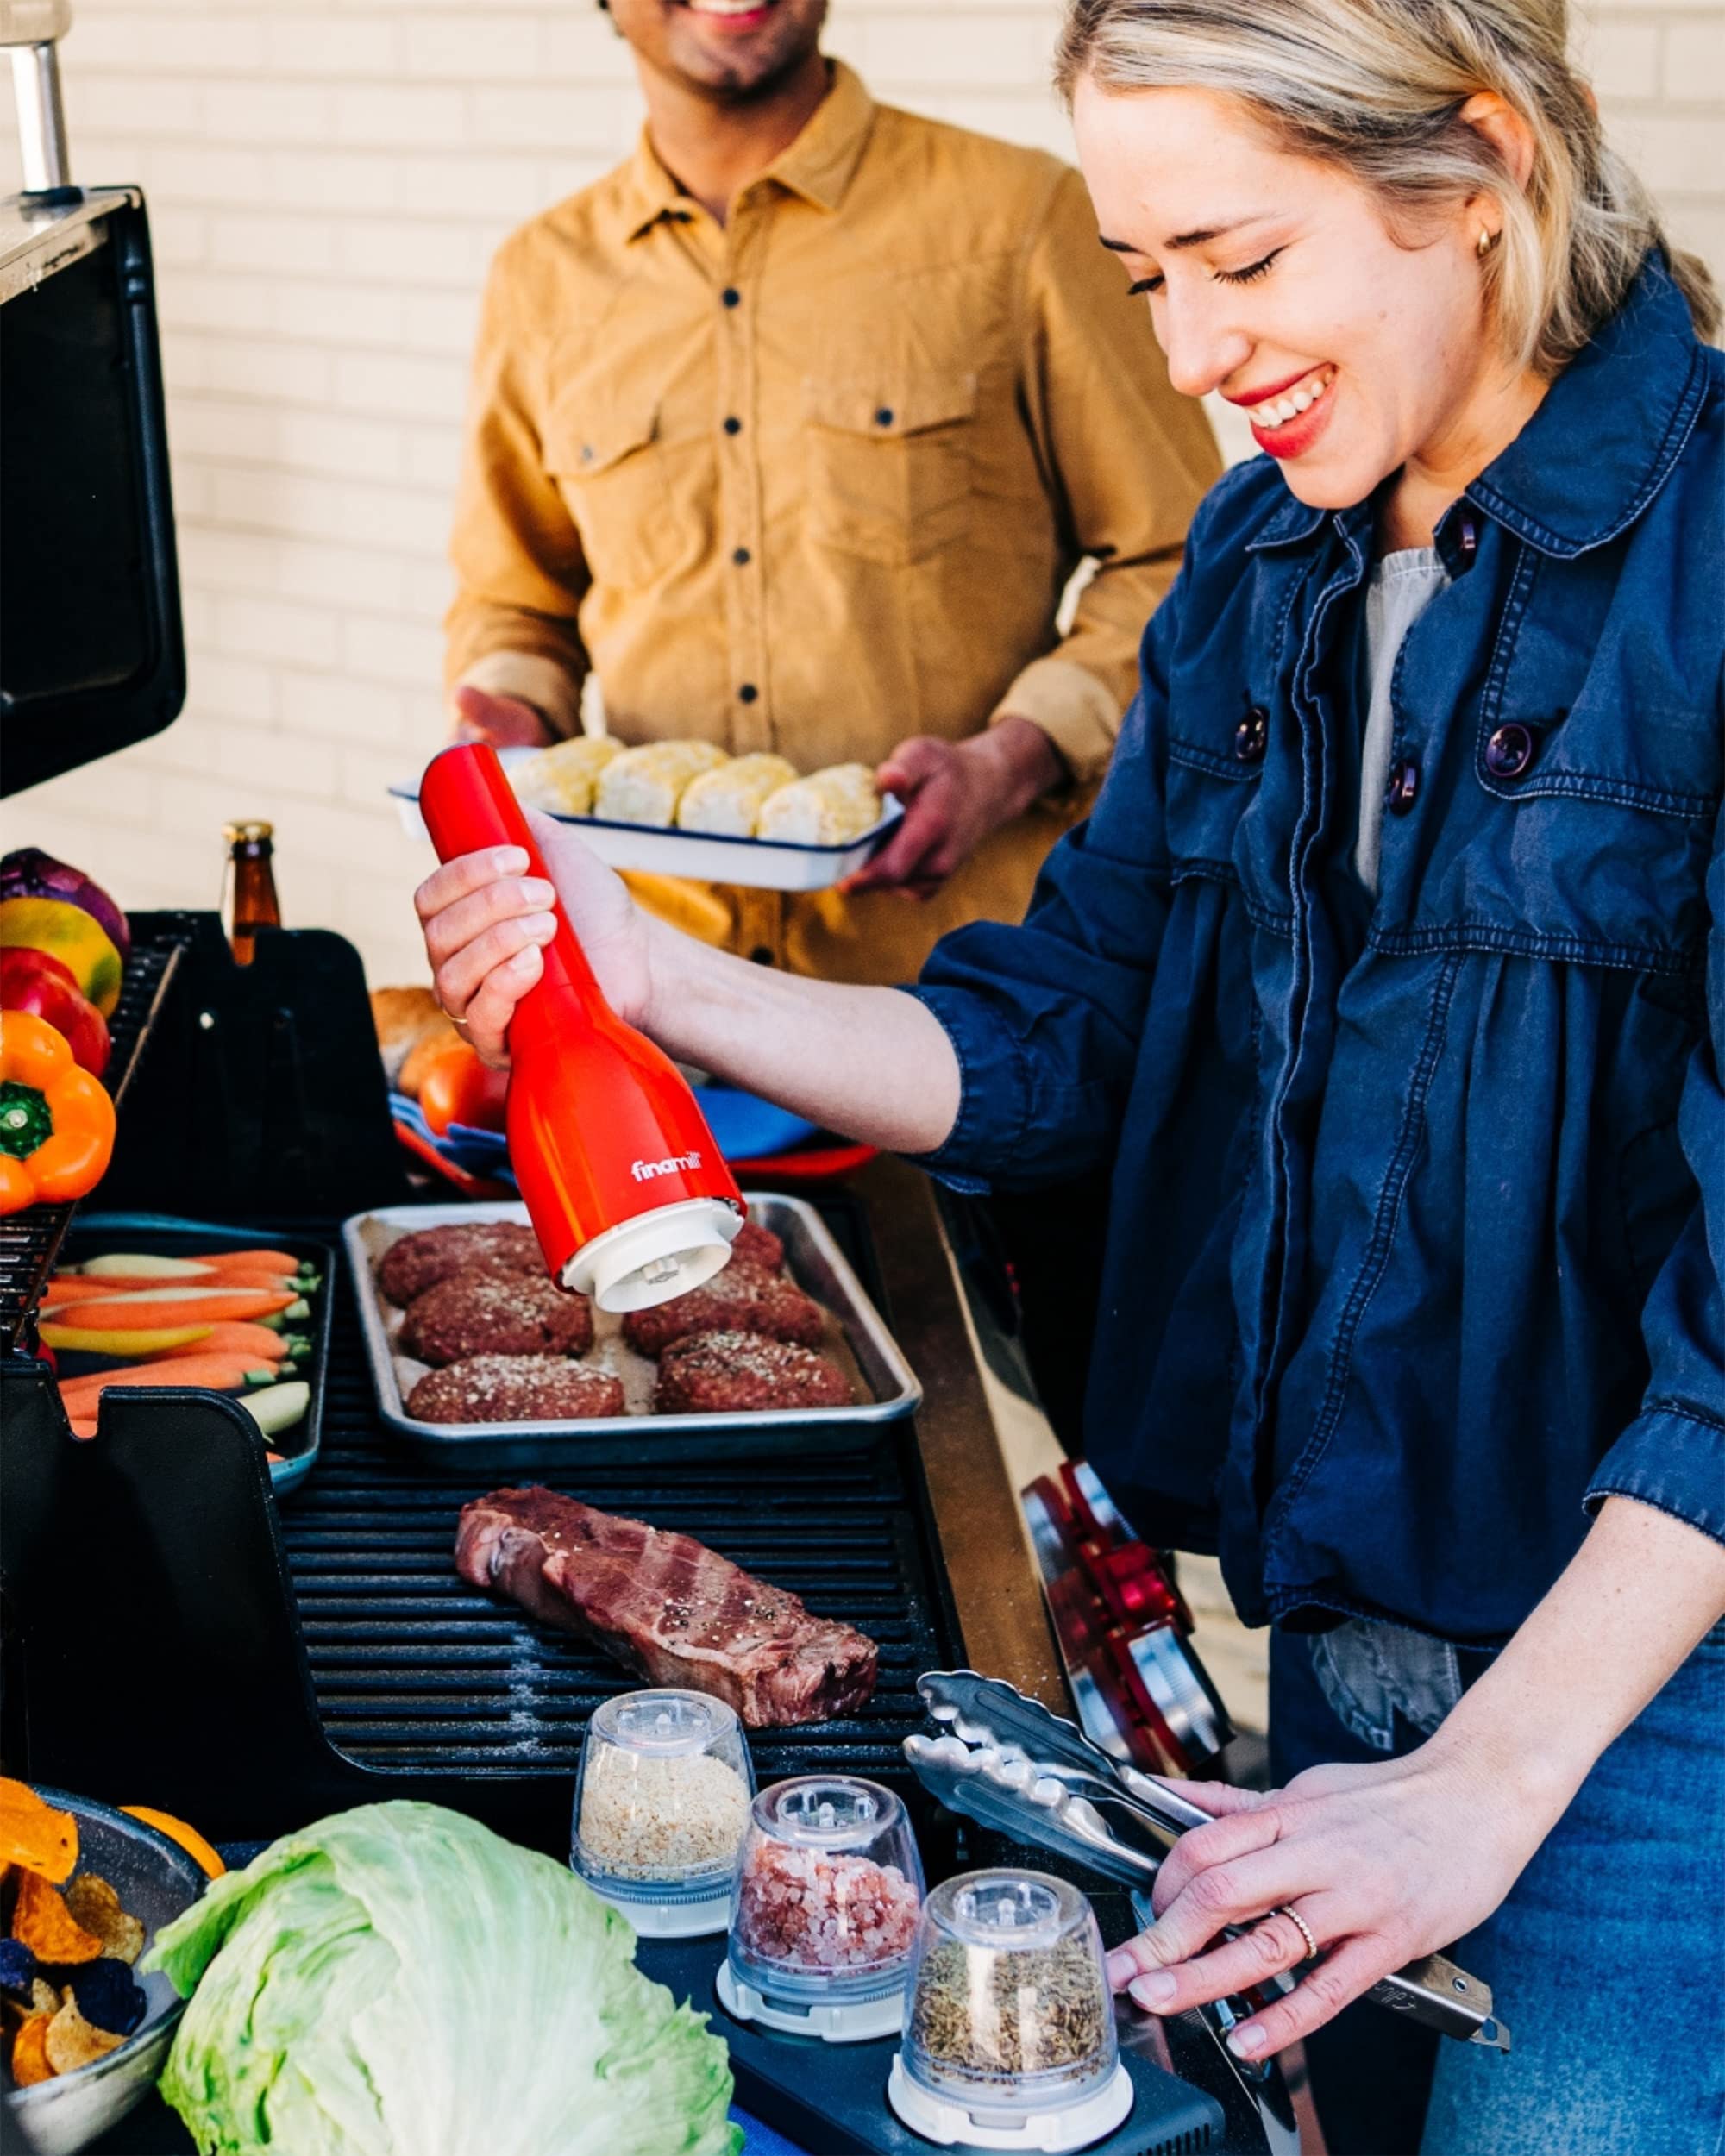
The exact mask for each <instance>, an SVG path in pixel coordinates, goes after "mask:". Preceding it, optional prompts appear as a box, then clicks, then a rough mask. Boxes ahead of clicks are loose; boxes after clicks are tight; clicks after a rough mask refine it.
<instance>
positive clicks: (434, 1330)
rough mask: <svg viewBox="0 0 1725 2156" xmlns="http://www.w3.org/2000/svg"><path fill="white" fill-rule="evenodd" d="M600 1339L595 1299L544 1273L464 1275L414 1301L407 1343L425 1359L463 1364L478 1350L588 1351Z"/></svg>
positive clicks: (406, 1322)
mask: <svg viewBox="0 0 1725 2156" xmlns="http://www.w3.org/2000/svg"><path fill="white" fill-rule="evenodd" d="M400 1344H401V1347H402V1351H403V1352H404V1353H405V1354H408V1355H413V1356H417V1357H418V1359H419V1360H420V1361H421V1362H422V1363H460V1362H463V1361H465V1360H466V1358H467V1357H468V1356H470V1355H584V1354H586V1351H587V1350H588V1349H589V1348H590V1347H591V1346H592V1345H593V1305H592V1304H591V1303H590V1302H589V1301H588V1300H587V1299H586V1296H585V1295H572V1294H566V1293H565V1292H564V1290H563V1289H562V1288H554V1287H553V1286H552V1285H551V1283H550V1282H549V1280H547V1279H546V1278H545V1276H544V1275H543V1273H542V1274H541V1275H539V1276H538V1278H537V1279H535V1280H530V1279H529V1278H528V1277H527V1276H526V1275H525V1274H522V1273H511V1274H507V1275H493V1274H489V1273H457V1274H455V1276H454V1277H453V1278H452V1279H449V1280H440V1281H439V1282H438V1283H437V1285H436V1287H435V1288H427V1289H426V1291H425V1293H424V1294H423V1295H418V1296H416V1297H415V1298H414V1300H413V1301H411V1303H410V1304H409V1305H408V1307H407V1315H406V1316H405V1318H404V1319H402V1322H401V1338H400Z"/></svg>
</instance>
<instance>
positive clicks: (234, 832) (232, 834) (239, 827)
mask: <svg viewBox="0 0 1725 2156" xmlns="http://www.w3.org/2000/svg"><path fill="white" fill-rule="evenodd" d="M222 836H223V838H225V839H226V840H227V842H228V843H229V845H230V846H255V845H257V844H259V843H260V842H261V841H262V840H264V839H267V838H273V837H275V825H274V824H266V823H264V822H263V821H262V820H261V819H260V818H257V817H248V818H246V819H245V820H244V821H243V822H242V823H236V824H223V826H222Z"/></svg>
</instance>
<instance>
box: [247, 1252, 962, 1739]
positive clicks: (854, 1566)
mask: <svg viewBox="0 0 1725 2156" xmlns="http://www.w3.org/2000/svg"><path fill="white" fill-rule="evenodd" d="M831 1225H834V1226H835V1227H836V1228H839V1227H842V1225H844V1224H842V1223H841V1222H839V1221H834V1222H832V1223H831ZM305 1232H314V1233H321V1234H327V1235H329V1236H330V1239H331V1240H334V1239H335V1238H334V1235H333V1232H332V1230H331V1229H330V1227H329V1225H323V1226H320V1227H317V1228H308V1229H306V1231H305ZM334 1288H335V1293H336V1310H335V1313H334V1314H335V1323H334V1327H333V1331H332V1334H331V1339H330V1348H329V1369H328V1374H327V1376H326V1380H325V1395H324V1409H323V1450H322V1453H321V1457H320V1458H319V1460H318V1463H317V1468H316V1470H314V1472H313V1473H312V1475H311V1477H310V1479H309V1480H308V1481H307V1482H306V1483H305V1484H304V1488H303V1489H301V1490H300V1491H299V1492H298V1494H297V1495H295V1496H293V1497H292V1498H290V1499H289V1500H288V1501H286V1502H285V1504H284V1505H283V1507H282V1513H281V1520H282V1537H283V1541H284V1544H285V1548H286V1551H287V1559H288V1566H289V1570H290V1572H291V1574H292V1580H293V1586H294V1591H295V1595H296V1597H297V1599H298V1608H299V1616H300V1621H301V1625H302V1627H303V1631H304V1639H305V1643H306V1648H307V1652H308V1655H309V1658H310V1661H311V1675H312V1681H313V1684H314V1687H315V1689H316V1692H317V1704H318V1708H319V1712H320V1714H321V1716H322V1719H323V1728H324V1732H325V1733H326V1735H327V1736H328V1737H329V1740H330V1741H331V1743H333V1744H334V1745H336V1748H337V1749H338V1750H339V1751H341V1752H345V1753H347V1754H348V1757H349V1758H353V1759H354V1760H356V1761H358V1762H359V1763H360V1764H362V1765H364V1766H367V1767H368V1768H371V1769H373V1770H374V1771H384V1772H387V1771H402V1772H422V1773H423V1772H426V1771H439V1772H443V1771H455V1772H478V1773H489V1774H505V1775H509V1776H519V1777H534V1776H541V1775H546V1776H550V1775H559V1776H569V1775H572V1774H573V1772H574V1766H575V1762H576V1755H577V1752H578V1749H579V1745H580V1736H581V1732H582V1730H583V1728H584V1727H585V1725H586V1720H587V1717H588V1715H589V1714H591V1713H592V1711H593V1708H594V1707H595V1706H597V1705H598V1704H599V1702H600V1701H601V1700H602V1699H605V1698H606V1697H607V1696H609V1695H612V1694H614V1693H617V1692H622V1691H627V1690H629V1689H631V1687H632V1686H633V1685H634V1684H635V1683H638V1682H639V1681H640V1680H638V1679H635V1678H631V1677H630V1676H629V1675H628V1673H627V1672H626V1671H624V1670H621V1669H620V1668H618V1666H617V1665H616V1664H614V1663H612V1661H611V1660H610V1659H609V1658H607V1657H605V1656H604V1655H602V1654H600V1653H599V1652H598V1651H596V1650H594V1649H593V1648H591V1647H588V1646H586V1645H584V1644H583V1643H581V1642H580V1641H579V1640H577V1639H574V1638H573V1637H571V1636H570V1635H568V1634H566V1633H555V1632H553V1631H551V1630H549V1629H548V1628H546V1627H543V1626H538V1625H536V1624H535V1623H534V1622H533V1621H532V1620H530V1619H529V1618H528V1617H527V1616H526V1615H525V1614H524V1613H523V1612H521V1611H520V1610H518V1609H517V1608H515V1607H514V1605H512V1604H511V1603H507V1602H504V1601H494V1600H493V1599H492V1597H490V1596H489V1595H485V1594H483V1593H481V1592H480V1590H479V1589H475V1588H473V1587H470V1586H468V1585H467V1583H466V1582H465V1581H463V1580H462V1579H461V1578H460V1577H459V1576H458V1575H457V1573H456V1571H455V1526H456V1520H457V1517H458V1515H459V1514H460V1512H461V1507H462V1505H463V1504H464V1503H466V1502H467V1500H468V1499H469V1498H471V1497H477V1496H480V1495H483V1494H484V1493H485V1491H486V1490H487V1489H492V1488H495V1487H497V1486H498V1485H499V1484H501V1483H508V1482H525V1481H530V1480H531V1479H532V1477H531V1476H530V1475H527V1474H524V1473H521V1472H515V1471H511V1472H497V1471H492V1470H486V1469H485V1468H475V1469H472V1470H467V1471H459V1470H457V1471H451V1470H449V1468H448V1467H447V1466H446V1465H444V1464H443V1463H438V1464H437V1465H436V1466H435V1467H429V1466H425V1465H423V1464H421V1463H419V1462H418V1461H417V1459H416V1458H415V1457H414V1455H413V1454H412V1452H411V1451H409V1450H408V1449H407V1448H405V1447H404V1446H403V1445H400V1444H399V1443H398V1442H397V1441H396V1440H394V1439H392V1438H390V1437H389V1436H388V1435H387V1434H386V1432H384V1431H383V1430H382V1428H381V1426H380V1425H379V1423H378V1421H377V1420H376V1416H375V1413H374V1408H373V1394H372V1387H371V1379H370V1376H369V1372H368V1370H367V1366H366V1363H365V1361H364V1357H363V1350H362V1346H361V1336H360V1331H359V1322H358V1319H357V1316H356V1315H355V1313H354V1307H353V1297H352V1285H351V1283H350V1282H348V1280H346V1279H345V1278H342V1279H340V1280H338V1281H337V1282H335V1283H334ZM906 1442H907V1436H906V1433H904V1432H900V1433H896V1434H895V1433H894V1432H891V1431H889V1432H887V1433H885V1434H884V1435H883V1437H882V1438H881V1442H880V1443H879V1444H878V1445H876V1446H875V1449H874V1450H873V1451H869V1452H868V1453H862V1454H857V1455H855V1456H845V1457H840V1458H833V1457H827V1456H826V1455H825V1454H821V1453H814V1452H812V1453H811V1455H810V1456H809V1457H806V1458H792V1459H785V1458H782V1457H775V1458H774V1460H773V1461H772V1463H771V1464H770V1467H768V1466H764V1465H763V1463H762V1462H761V1461H759V1460H752V1461H751V1460H748V1459H740V1460H736V1461H722V1462H711V1461H703V1462H699V1463H668V1462H667V1463H649V1464H645V1465H643V1464H639V1463H627V1464H621V1463H619V1464H616V1465H610V1466H605V1467H582V1468H580V1469H579V1470H575V1469H565V1470H557V1471H548V1474H547V1476H546V1477H545V1479H546V1480H548V1481H549V1482H552V1483H553V1484H554V1485H555V1487H558V1488H561V1489H568V1491H569V1492H570V1493H571V1494H572V1495H576V1496H579V1497H580V1498H582V1499H584V1500H585V1501H587V1502H589V1503H591V1504H594V1505H598V1506H600V1507H604V1508H605V1510H606V1511H612V1512H621V1513H627V1514H632V1515H635V1516H637V1517H638V1518H641V1519H644V1520H650V1521H651V1522H652V1523H653V1525H654V1526H661V1527H670V1528H680V1529H681V1530H683V1531H684V1532H687V1533H690V1534H694V1535H698V1536H699V1538H700V1539H701V1540H702V1541H704V1542H706V1543H709V1544H711V1545H712V1547H713V1548H714V1549H716V1550H718V1551H721V1552H722V1553H723V1554H724V1556H726V1557H730V1558H731V1559H732V1560H733V1561H734V1562H735V1563H737V1564H741V1565H743V1566H745V1567H746V1568H747V1569H748V1570H751V1571H755V1572H758V1573H759V1574H760V1575H761V1576H762V1577H763V1578H766V1579H768V1580H770V1581H772V1582H773V1583H774V1584H775V1586H779V1587H784V1588H788V1589H791V1591H792V1592H793V1593H794V1594H797V1595H801V1596H802V1597H803V1599H804V1600H805V1601H806V1602H807V1603H808V1605H809V1607H810V1608H812V1609H813V1610H815V1611H816V1612H818V1613H819V1614H821V1615H823V1616H831V1617H837V1618H842V1619H844V1620H847V1621H848V1622H850V1623H851V1624H854V1625H856V1626H859V1627H860V1628H861V1629H862V1631H864V1632H866V1633H868V1634H869V1637H870V1638H871V1639H874V1640H875V1641H876V1642H877V1643H878V1645H879V1646H880V1650H881V1664H880V1669H881V1674H880V1682H879V1683H878V1685H877V1688H876V1689H875V1696H874V1697H873V1699H871V1700H870V1701H869V1704H868V1705H867V1707H866V1708H863V1709H862V1711H861V1712H860V1713H859V1714H855V1715H852V1716H849V1717H847V1718H845V1719H844V1720H837V1721H832V1722H827V1723H823V1724H819V1725H815V1726H812V1727H806V1728H798V1729H793V1730H786V1731H783V1732H772V1731H762V1732H757V1733H754V1734H753V1735H752V1736H751V1746H752V1749H753V1751H754V1753H755V1758H756V1771H757V1772H758V1774H759V1775H760V1777H761V1778H762V1780H763V1781H767V1780H772V1779H775V1778H777V1777H780V1776H782V1775H786V1774H793V1773H799V1772H804V1771H808V1770H810V1769H811V1768H814V1767H831V1768H834V1769H840V1770H844V1771H849V1772H853V1773H861V1774H869V1775H875V1776H881V1775H890V1776H891V1777H893V1778H894V1780H900V1779H902V1777H903V1773H904V1766H903V1758H902V1754H901V1753H900V1748H899V1747H900V1740H901V1739H902V1738H903V1737H904V1736H905V1735H906V1733H908V1732H909V1731H910V1730H912V1729H914V1728H918V1727H921V1725H922V1722H923V1719H924V1716H923V1710H922V1708H921V1705H920V1702H919V1701H918V1699H917V1696H916V1689H915V1686H916V1679H917V1677H918V1676H919V1674H920V1673H921V1672H922V1671H923V1670H926V1669H930V1668H935V1667H939V1666H941V1664H942V1663H943V1659H944V1658H946V1657H947V1656H948V1655H949V1654H950V1644H949V1643H948V1642H947V1641H946V1640H945V1639H944V1636H943V1634H944V1626H943V1624H942V1621H941V1618H940V1615H939V1612H938V1606H937V1602H936V1598H935V1596H934V1595H933V1593H932V1592H931V1586H930V1568H929V1564H928V1561H927V1558H926V1557H925V1536H924V1532H923V1523H922V1519H921V1515H920V1513H919V1509H918V1500H917V1498H916V1497H915V1496H913V1492H912V1489H911V1486H910V1482H909V1480H908V1478H907V1476H906V1473H905V1470H904V1467H903V1464H902V1461H901V1455H900V1446H901V1445H904V1444H905V1443H906Z"/></svg>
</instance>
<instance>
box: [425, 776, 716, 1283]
mask: <svg viewBox="0 0 1725 2156" xmlns="http://www.w3.org/2000/svg"><path fill="white" fill-rule="evenodd" d="M419 812H420V814H421V815H422V816H423V818H424V819H425V828H426V829H427V830H429V831H430V834H431V843H432V844H433V845H434V846H435V847H436V849H437V856H438V858H439V859H440V860H442V861H453V860H454V859H455V857H456V856H458V855H461V854H471V853H477V852H479V851H480V850H482V849H484V848H486V847H488V846H519V847H521V848H522V849H524V852H525V853H526V856H527V861H528V874H530V875H535V876H543V877H544V878H545V881H547V882H549V881H550V877H549V874H548V872H547V870H546V867H545V863H544V862H543V859H542V858H541V856H540V853H539V849H538V848H537V846H536V845H535V844H534V843H533V836H532V832H531V831H530V829H529V827H528V823H527V818H526V817H525V815H524V813H523V812H522V809H521V805H520V803H519V802H518V801H517V799H516V798H515V795H514V793H512V792H511V789H510V784H509V780H508V779H507V778H506V777H505V775H504V770H503V766H502V765H501V764H500V763H499V761H498V758H497V751H496V750H495V749H492V748H491V747H490V746H489V745H488V744H487V743H461V744H460V745H459V746H458V747H456V748H454V749H444V750H443V751H442V754H441V755H437V756H434V757H433V758H432V760H431V762H430V764H429V765H428V766H427V768H426V771H425V775H424V777H423V779H422V780H420V785H419ZM554 911H555V914H556V919H557V930H556V933H555V936H554V937H552V939H551V941H550V942H549V943H548V944H546V945H544V946H543V958H544V969H543V972H542V973H541V975H540V976H539V979H538V980H537V981H536V982H535V984H534V986H533V987H530V989H529V990H528V991H527V993H526V994H525V995H524V996H523V997H522V999H521V1000H520V1002H519V1003H518V1004H517V1006H516V1009H515V1016H514V1018H512V1019H511V1023H510V1028H509V1056H510V1081H509V1102H508V1107H507V1110H506V1123H507V1128H508V1134H509V1158H510V1165H511V1167H512V1168H513V1169H514V1170H515V1175H516V1180H517V1181H518V1182H519V1183H520V1185H521V1194H522V1196H523V1198H524V1199H525V1200H526V1202H527V1213H528V1217H529V1219H530V1220H531V1221H532V1223H533V1230H534V1232H535V1234H536V1235H537V1237H538V1238H539V1246H540V1248H541V1249H542V1250H543V1251H544V1253H545V1263H546V1264H547V1265H548V1266H549V1268H550V1271H551V1276H552V1278H553V1279H554V1280H555V1281H557V1282H560V1283H561V1285H562V1286H563V1287H565V1288H579V1289H580V1291H581V1292H582V1294H590V1295H591V1296H592V1297H593V1300H594V1301H595V1302H596V1303H598V1305H599V1307H600V1309H601V1310H644V1309H646V1308H647V1307H649V1305H651V1304H653V1303H658V1302H665V1301H668V1300H669V1299H670V1297H672V1296H673V1295H681V1294H687V1292H688V1291H689V1289H690V1288H699V1286H700V1284H701V1282H703V1281H705V1280H710V1279H711V1278H712V1275H714V1274H715V1273H716V1272H718V1269H719V1268H720V1267H721V1266H722V1265H724V1263H726V1262H727V1260H728V1259H729V1258H730V1256H731V1241H732V1238H734V1237H735V1236H736V1233H737V1230H738V1228H740V1227H741V1226H742V1225H743V1194H742V1193H741V1191H739V1190H738V1188H737V1183H736V1180H735V1178H734V1177H733V1176H732V1175H731V1170H730V1169H728V1168H727V1167H726V1166H725V1164H724V1156H722V1155H721V1154H720V1152H719V1150H718V1146H717V1145H715V1144H713V1141H712V1131H709V1130H708V1128H707V1126H706V1118H705V1117H704V1116H703V1115H702V1113H701V1112H700V1110H699V1107H698V1106H696V1105H695V1097H694V1094H693V1093H692V1092H691V1091H690V1089H689V1087H688V1085H687V1081H685V1080H684V1078H683V1076H682V1075H681V1072H680V1071H679V1070H678V1069H677V1068H676V1066H675V1065H674V1063H673V1062H671V1060H670V1058H669V1057H668V1056H665V1055H664V1054H662V1051H661V1050H658V1049H656V1048H655V1046H654V1045H653V1044H652V1042H651V1041H649V1040H648V1039H646V1038H645V1037H644V1036H643V1035H642V1034H640V1033H637V1031H636V1030H635V1028H634V1027H633V1026H632V1025H624V1022H623V1020H622V1019H621V1018H618V1015H617V1013H616V1012H614V1011H613V1010H612V1007H611V1006H610V1005H609V1004H608V1003H607V1002H606V1001H605V995H604V993H603V991H602V990H601V989H600V987H599V983H598V981H596V980H595V979H594V978H593V968H592V967H591V966H589V965H588V963H587V962H586V954H585V953H584V952H583V950H581V947H580V943H578V942H577V941H576V940H575V934H574V930H573V929H572V928H571V927H570V926H569V924H568V920H567V919H566V918H564V914H563V910H562V907H561V905H557V906H554Z"/></svg>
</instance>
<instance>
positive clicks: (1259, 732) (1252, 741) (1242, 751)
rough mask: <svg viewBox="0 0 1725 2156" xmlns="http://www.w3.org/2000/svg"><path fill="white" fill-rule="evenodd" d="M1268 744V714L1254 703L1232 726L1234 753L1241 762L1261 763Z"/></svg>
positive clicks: (1260, 705)
mask: <svg viewBox="0 0 1725 2156" xmlns="http://www.w3.org/2000/svg"><path fill="white" fill-rule="evenodd" d="M1269 746H1270V714H1269V712H1268V711H1265V710H1264V706H1263V705H1262V704H1254V705H1252V707H1251V710H1250V711H1248V712H1247V713H1246V715H1245V718H1243V719H1242V720H1241V721H1240V723H1239V725H1238V726H1236V727H1235V728H1234V754H1235V755H1237V756H1238V757H1239V760H1240V761H1241V762H1242V763H1262V762H1263V761H1264V750H1265V749H1268V748H1269Z"/></svg>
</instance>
